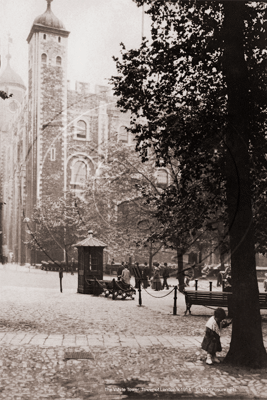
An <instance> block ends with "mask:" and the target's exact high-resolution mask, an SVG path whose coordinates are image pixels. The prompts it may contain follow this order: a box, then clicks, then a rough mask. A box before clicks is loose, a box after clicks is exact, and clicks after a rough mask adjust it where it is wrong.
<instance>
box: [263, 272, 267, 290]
mask: <svg viewBox="0 0 267 400" xmlns="http://www.w3.org/2000/svg"><path fill="white" fill-rule="evenodd" d="M265 276H266V279H265V281H264V282H263V287H264V291H265V292H267V274H265Z"/></svg>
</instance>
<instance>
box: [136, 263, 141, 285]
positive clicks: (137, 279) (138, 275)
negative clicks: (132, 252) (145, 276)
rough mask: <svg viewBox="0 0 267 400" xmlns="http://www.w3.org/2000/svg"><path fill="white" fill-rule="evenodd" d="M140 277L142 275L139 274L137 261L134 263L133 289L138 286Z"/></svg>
mask: <svg viewBox="0 0 267 400" xmlns="http://www.w3.org/2000/svg"><path fill="white" fill-rule="evenodd" d="M140 278H142V276H141V270H140V267H139V263H138V262H136V263H135V264H134V279H135V284H134V287H135V289H138V288H139V281H140Z"/></svg>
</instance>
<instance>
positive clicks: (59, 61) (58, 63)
mask: <svg viewBox="0 0 267 400" xmlns="http://www.w3.org/2000/svg"><path fill="white" fill-rule="evenodd" d="M56 64H57V65H61V57H59V56H57V58H56Z"/></svg>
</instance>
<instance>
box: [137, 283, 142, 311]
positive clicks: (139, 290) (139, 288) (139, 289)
mask: <svg viewBox="0 0 267 400" xmlns="http://www.w3.org/2000/svg"><path fill="white" fill-rule="evenodd" d="M138 292H139V306H140V307H141V306H142V296H141V280H140V279H139V281H138Z"/></svg>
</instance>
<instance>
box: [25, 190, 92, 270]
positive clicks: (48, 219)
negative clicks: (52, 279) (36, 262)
mask: <svg viewBox="0 0 267 400" xmlns="http://www.w3.org/2000/svg"><path fill="white" fill-rule="evenodd" d="M83 218H84V215H83V207H82V201H81V200H80V199H79V198H77V197H76V196H75V195H74V194H73V193H71V192H69V193H66V194H65V196H63V197H61V198H59V199H57V200H55V199H53V198H51V197H43V198H42V201H40V202H39V204H38V205H37V206H36V207H35V209H34V212H33V215H32V220H31V221H28V222H27V224H28V228H29V234H30V235H29V237H30V239H29V241H28V242H27V243H28V245H29V247H30V248H36V249H37V250H39V251H40V250H41V251H42V252H43V254H44V255H45V256H47V257H48V258H49V259H51V260H53V259H54V258H55V257H58V256H61V257H62V256H63V254H62V253H64V254H65V257H66V263H67V264H68V259H69V256H70V255H71V254H72V253H73V247H72V246H73V245H74V244H76V243H77V242H78V241H79V240H80V239H81V238H82V237H84V235H85V234H86V223H85V222H84V220H83ZM31 222H33V225H34V226H35V227H36V230H35V231H31V229H30V226H31V225H32V224H31Z"/></svg>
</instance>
